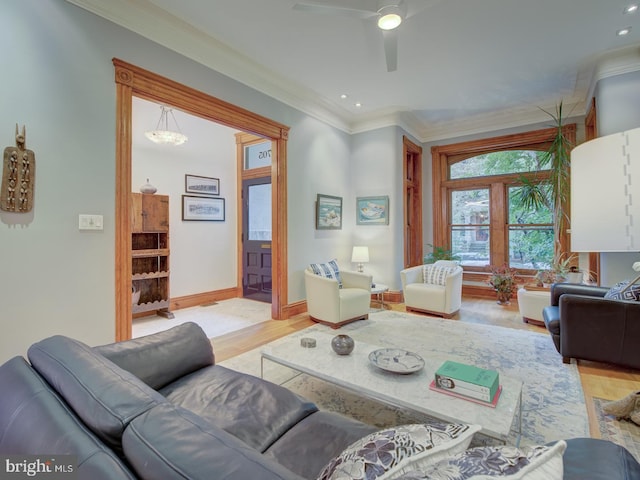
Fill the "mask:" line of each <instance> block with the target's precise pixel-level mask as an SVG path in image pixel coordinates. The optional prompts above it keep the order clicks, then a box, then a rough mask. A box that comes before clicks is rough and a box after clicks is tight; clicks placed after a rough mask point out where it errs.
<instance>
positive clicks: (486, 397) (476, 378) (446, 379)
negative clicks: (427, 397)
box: [429, 360, 500, 406]
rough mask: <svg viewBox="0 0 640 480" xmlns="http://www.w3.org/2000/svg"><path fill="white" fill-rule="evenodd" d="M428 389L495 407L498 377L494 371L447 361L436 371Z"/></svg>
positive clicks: (498, 391) (498, 388)
mask: <svg viewBox="0 0 640 480" xmlns="http://www.w3.org/2000/svg"><path fill="white" fill-rule="evenodd" d="M429 388H431V389H432V390H435V391H438V392H442V393H447V394H450V395H453V396H455V397H460V398H465V399H469V400H474V401H476V402H477V403H482V404H486V405H492V404H493V406H495V404H497V401H498V397H499V396H500V375H499V373H498V372H497V371H495V370H486V369H483V368H480V367H476V366H474V365H466V364H464V363H458V362H453V361H450V360H447V361H446V362H444V363H443V364H442V366H441V367H440V368H439V369H438V370H437V371H436V374H435V379H434V380H433V381H432V382H431V385H429Z"/></svg>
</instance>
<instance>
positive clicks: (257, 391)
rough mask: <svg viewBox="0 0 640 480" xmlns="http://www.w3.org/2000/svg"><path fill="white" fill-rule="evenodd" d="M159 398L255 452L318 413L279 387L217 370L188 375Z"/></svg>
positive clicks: (217, 368) (232, 371) (314, 408)
mask: <svg viewBox="0 0 640 480" xmlns="http://www.w3.org/2000/svg"><path fill="white" fill-rule="evenodd" d="M160 393H162V394H163V395H164V396H165V397H166V398H167V399H168V400H169V401H170V402H171V403H174V404H176V405H179V406H181V407H184V408H186V409H187V410H191V411H192V412H194V413H196V414H198V415H200V416H202V417H203V418H205V419H207V420H208V421H209V422H210V423H212V424H214V425H216V426H218V427H220V428H222V429H224V430H226V431H227V432H229V433H231V434H232V435H234V436H236V437H237V438H239V439H240V440H242V441H244V442H245V443H246V444H247V445H249V446H251V447H253V448H255V449H256V450H258V451H259V452H264V451H265V450H266V449H267V448H269V446H270V445H271V444H272V443H273V442H275V441H276V440H277V439H278V438H280V437H281V436H282V435H283V434H284V433H285V432H286V431H287V430H289V429H290V428H291V427H292V426H293V425H295V424H296V423H298V422H299V421H300V420H302V419H303V418H305V417H306V416H308V415H310V414H311V413H313V412H316V411H317V410H318V408H317V407H316V406H315V405H314V404H313V403H311V402H309V401H306V400H304V399H302V398H301V397H299V396H298V395H296V394H295V393H293V392H291V391H290V390H288V389H286V388H284V387H281V386H280V385H276V384H274V383H271V382H267V381H265V380H262V379H260V378H257V377H254V376H252V375H247V374H245V373H240V372H237V371H234V370H230V369H228V368H225V367H223V366H220V365H212V366H210V367H206V368H203V369H201V370H198V371H197V372H193V373H191V374H189V375H186V376H184V377H182V378H180V379H179V380H177V381H175V382H174V383H171V384H169V385H167V386H166V387H165V388H163V389H162V390H160Z"/></svg>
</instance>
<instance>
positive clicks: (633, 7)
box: [624, 5, 638, 13]
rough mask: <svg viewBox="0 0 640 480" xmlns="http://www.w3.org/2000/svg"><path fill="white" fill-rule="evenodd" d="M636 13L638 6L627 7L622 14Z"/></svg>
mask: <svg viewBox="0 0 640 480" xmlns="http://www.w3.org/2000/svg"><path fill="white" fill-rule="evenodd" d="M637 11H638V5H629V6H628V7H626V8H625V9H624V13H634V12H637Z"/></svg>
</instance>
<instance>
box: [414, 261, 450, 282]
mask: <svg viewBox="0 0 640 480" xmlns="http://www.w3.org/2000/svg"><path fill="white" fill-rule="evenodd" d="M454 271H455V268H453V267H444V266H441V265H433V264H427V265H424V266H423V267H422V280H423V282H424V283H429V284H431V285H446V284H447V277H448V276H449V275H451V274H452V273H453V272H454Z"/></svg>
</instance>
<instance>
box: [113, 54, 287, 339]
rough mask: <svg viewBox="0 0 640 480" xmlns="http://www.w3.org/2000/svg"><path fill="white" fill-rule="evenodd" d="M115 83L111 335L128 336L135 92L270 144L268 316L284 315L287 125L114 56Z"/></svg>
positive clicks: (285, 298) (285, 288) (285, 291)
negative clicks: (270, 278) (270, 293)
mask: <svg viewBox="0 0 640 480" xmlns="http://www.w3.org/2000/svg"><path fill="white" fill-rule="evenodd" d="M112 61H113V65H114V67H115V83H116V208H115V235H116V242H115V243H116V244H115V302H116V305H115V307H116V308H115V310H116V311H115V317H116V318H115V328H116V331H115V338H116V341H121V340H127V339H129V338H131V334H132V331H131V307H132V305H131V224H130V218H129V217H130V211H131V195H130V194H131V136H132V127H131V125H132V119H131V115H132V110H133V106H132V99H133V97H134V96H136V97H140V98H143V99H145V100H149V101H152V102H156V103H161V104H167V105H171V106H173V107H175V108H178V109H180V110H183V111H185V112H187V113H189V114H192V115H195V116H198V117H201V118H204V119H205V120H210V121H213V122H216V123H219V124H222V125H225V126H227V127H231V128H236V129H238V130H242V131H245V132H251V133H255V134H256V135H260V136H262V137H265V138H268V139H271V141H272V144H273V150H274V151H273V152H272V165H271V183H272V186H273V188H272V199H271V200H272V210H273V217H272V225H273V228H272V236H273V248H272V254H273V296H272V303H271V316H272V318H274V319H283V318H285V306H286V304H287V293H288V292H287V290H288V276H287V140H288V136H289V127H288V126H286V125H283V124H280V123H278V122H274V121H273V120H270V119H268V118H266V117H263V116H261V115H257V114H255V113H253V112H250V111H248V110H245V109H243V108H240V107H238V106H235V105H232V104H230V103H227V102H225V101H223V100H220V99H218V98H215V97H213V96H210V95H208V94H205V93H203V92H200V91H198V90H195V89H193V88H190V87H187V86H185V85H182V84H180V83H177V82H174V81H172V80H169V79H167V78H165V77H162V76H160V75H157V74H155V73H152V72H149V71H148V70H144V69H142V68H139V67H137V66H135V65H132V64H129V63H127V62H124V61H122V60H119V59H117V58H114V59H113V60H112Z"/></svg>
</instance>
